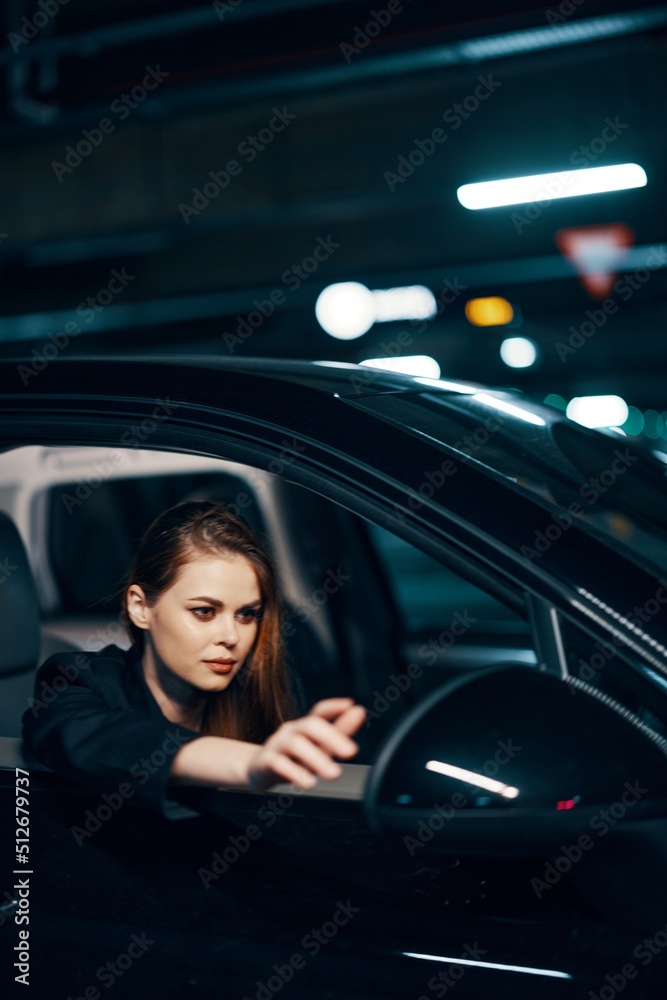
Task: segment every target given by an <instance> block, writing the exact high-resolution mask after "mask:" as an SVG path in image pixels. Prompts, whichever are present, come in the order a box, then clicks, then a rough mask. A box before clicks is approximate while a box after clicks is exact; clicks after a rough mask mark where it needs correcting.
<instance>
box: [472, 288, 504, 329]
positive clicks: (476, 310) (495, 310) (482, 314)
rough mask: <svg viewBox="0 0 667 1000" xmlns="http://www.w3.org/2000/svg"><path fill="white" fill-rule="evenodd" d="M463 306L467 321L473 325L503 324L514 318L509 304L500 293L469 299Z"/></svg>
mask: <svg viewBox="0 0 667 1000" xmlns="http://www.w3.org/2000/svg"><path fill="white" fill-rule="evenodd" d="M465 308H466V316H467V318H468V321H469V322H470V323H472V325H473V326H505V325H506V324H507V323H511V322H512V320H513V319H514V310H513V309H512V306H511V304H510V303H509V302H508V301H507V299H503V298H501V296H500V295H487V296H486V297H485V298H483V299H469V300H468V301H467V302H466V307H465Z"/></svg>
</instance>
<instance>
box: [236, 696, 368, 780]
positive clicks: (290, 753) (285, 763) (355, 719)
mask: <svg viewBox="0 0 667 1000" xmlns="http://www.w3.org/2000/svg"><path fill="white" fill-rule="evenodd" d="M365 718H366V709H365V708H364V707H363V706H362V705H356V704H355V703H354V700H353V699H352V698H325V699H324V700H323V701H318V702H317V703H316V704H315V705H313V707H312V708H311V710H310V712H309V713H308V715H302V716H301V717H300V718H298V719H290V721H289V722H283V724H282V725H281V726H280V727H279V728H278V729H277V730H276V731H275V733H273V735H272V736H269V738H268V740H266V742H264V743H263V744H262V745H261V746H260V747H259V748H258V750H257V752H256V753H255V754H254V755H253V756H252V758H251V759H250V762H249V765H248V784H249V786H250V788H253V789H255V790H256V791H263V790H265V789H267V788H270V787H271V785H274V784H276V783H277V782H280V781H286V782H290V783H293V784H295V785H299V786H300V787H301V788H312V787H313V785H314V784H315V783H316V781H317V778H327V779H329V780H332V779H334V778H338V777H340V775H341V774H342V768H341V766H340V764H338V763H337V762H336V761H335V760H333V758H334V757H342V758H344V759H348V758H350V757H354V755H355V754H356V753H357V752H358V750H359V746H358V744H357V743H355V742H354V740H352V739H350V737H351V736H352V735H353V734H354V733H356V731H357V730H358V729H359V727H360V726H361V724H362V722H363V721H364V719H365Z"/></svg>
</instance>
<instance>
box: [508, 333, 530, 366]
mask: <svg viewBox="0 0 667 1000" xmlns="http://www.w3.org/2000/svg"><path fill="white" fill-rule="evenodd" d="M500 357H501V358H502V359H503V361H504V362H505V364H506V365H508V366H509V367H510V368H530V366H531V365H534V364H535V362H536V361H537V345H536V344H535V342H534V341H533V340H530V339H529V338H528V337H507V338H506V339H505V340H503V342H502V344H501V345H500Z"/></svg>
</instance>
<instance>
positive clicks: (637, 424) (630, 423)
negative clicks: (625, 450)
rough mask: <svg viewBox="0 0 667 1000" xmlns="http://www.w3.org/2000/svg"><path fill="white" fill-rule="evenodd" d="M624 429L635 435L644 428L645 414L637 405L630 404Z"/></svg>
mask: <svg viewBox="0 0 667 1000" xmlns="http://www.w3.org/2000/svg"><path fill="white" fill-rule="evenodd" d="M623 430H624V431H625V433H626V434H631V435H632V436H633V437H635V436H636V435H637V434H641V432H642V431H643V430H644V414H643V413H642V411H641V410H638V409H637V407H636V406H628V416H627V418H626V420H625V423H624V424H623Z"/></svg>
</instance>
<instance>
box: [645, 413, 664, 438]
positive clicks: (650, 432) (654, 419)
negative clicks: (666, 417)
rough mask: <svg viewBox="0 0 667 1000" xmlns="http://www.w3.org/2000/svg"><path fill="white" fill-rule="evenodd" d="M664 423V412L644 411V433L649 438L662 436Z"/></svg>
mask: <svg viewBox="0 0 667 1000" xmlns="http://www.w3.org/2000/svg"><path fill="white" fill-rule="evenodd" d="M663 427H664V423H663V419H662V414H661V413H658V411H657V410H646V411H645V413H644V434H645V435H646V437H648V438H659V437H662V431H663Z"/></svg>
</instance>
